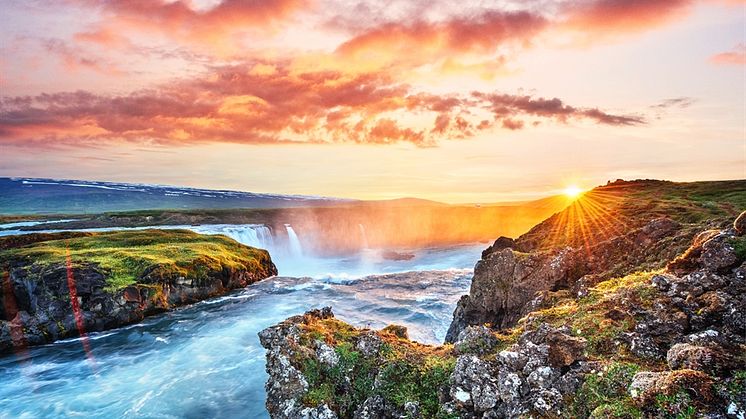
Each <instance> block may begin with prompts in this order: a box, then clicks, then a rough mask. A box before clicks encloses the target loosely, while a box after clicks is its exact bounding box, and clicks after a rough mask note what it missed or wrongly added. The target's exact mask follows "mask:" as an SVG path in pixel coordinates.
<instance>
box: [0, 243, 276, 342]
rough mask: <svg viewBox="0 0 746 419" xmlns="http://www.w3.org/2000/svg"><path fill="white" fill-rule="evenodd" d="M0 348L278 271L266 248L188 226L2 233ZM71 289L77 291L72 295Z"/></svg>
mask: <svg viewBox="0 0 746 419" xmlns="http://www.w3.org/2000/svg"><path fill="white" fill-rule="evenodd" d="M0 269H1V270H2V271H1V272H0V275H2V277H0V280H1V281H2V286H0V326H2V327H3V329H2V330H4V329H8V330H9V331H10V332H9V333H7V334H2V333H0V352H2V351H7V350H10V349H11V348H13V347H16V346H20V345H34V344H41V343H47V342H51V341H54V340H57V339H61V338H64V337H68V336H75V335H77V334H79V333H80V332H81V331H87V332H92V331H100V330H105V329H110V328H114V327H118V326H121V325H124V324H128V323H132V322H136V321H139V320H142V319H143V318H144V317H145V316H148V315H151V314H154V313H158V312H162V311H166V310H169V309H171V308H173V307H177V306H180V305H184V304H189V303H193V302H196V301H199V300H202V299H205V298H209V297H213V296H217V295H222V294H225V293H226V292H229V291H230V290H233V289H236V288H241V287H245V286H246V285H248V284H251V283H253V282H256V281H259V280H261V279H264V278H267V277H269V276H272V275H276V274H277V269H276V267H275V266H274V264H273V263H272V260H271V259H270V256H269V253H267V251H265V250H260V249H254V248H251V247H248V246H244V245H242V244H240V243H238V242H236V241H234V240H232V239H230V238H228V237H225V236H205V235H200V234H196V233H193V232H190V231H186V230H130V231H113V232H104V233H80V232H77V233H55V234H29V235H24V236H10V237H5V238H2V239H0ZM71 296H74V297H75V298H74V299H73V298H71Z"/></svg>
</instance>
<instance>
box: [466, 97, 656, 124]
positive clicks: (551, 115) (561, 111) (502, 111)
mask: <svg viewBox="0 0 746 419" xmlns="http://www.w3.org/2000/svg"><path fill="white" fill-rule="evenodd" d="M472 95H473V96H474V97H475V98H478V99H480V100H481V101H483V102H485V103H486V104H487V106H488V109H490V111H491V112H492V113H493V114H494V117H495V119H496V120H501V121H502V122H503V127H505V128H508V129H519V128H522V127H523V123H522V122H520V123H519V122H518V121H514V120H512V117H513V116H515V115H527V116H534V117H540V118H547V119H554V120H557V121H559V122H562V123H566V122H568V121H569V120H570V119H590V120H592V121H595V122H597V123H599V124H607V125H617V126H625V125H627V126H629V125H641V124H644V123H645V119H644V118H643V117H641V116H634V115H614V114H609V113H606V112H603V111H601V110H599V109H597V108H576V107H573V106H570V105H567V104H565V103H564V102H562V100H560V99H558V98H553V99H545V98H534V97H532V96H528V95H507V94H494V93H491V94H485V93H482V92H473V93H472Z"/></svg>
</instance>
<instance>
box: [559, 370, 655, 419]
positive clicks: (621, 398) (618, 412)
mask: <svg viewBox="0 0 746 419" xmlns="http://www.w3.org/2000/svg"><path fill="white" fill-rule="evenodd" d="M638 370H639V367H638V366H637V365H635V364H629V363H612V364H610V365H608V367H607V368H606V371H604V372H602V373H601V374H600V375H596V374H589V375H588V376H587V377H586V380H585V382H584V383H583V385H582V386H581V387H580V390H578V392H577V393H576V394H575V397H574V398H573V402H572V404H571V407H570V410H571V411H572V413H573V416H575V417H589V416H590V417H595V418H641V417H642V412H640V410H639V409H637V408H636V407H635V405H634V403H633V401H632V398H631V397H630V396H629V393H628V391H627V389H628V387H629V385H630V384H631V382H632V377H634V375H635V373H636V372H637V371H638Z"/></svg>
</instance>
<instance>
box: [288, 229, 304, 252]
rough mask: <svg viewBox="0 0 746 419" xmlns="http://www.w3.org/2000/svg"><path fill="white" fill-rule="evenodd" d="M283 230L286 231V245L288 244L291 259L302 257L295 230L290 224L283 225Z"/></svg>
mask: <svg viewBox="0 0 746 419" xmlns="http://www.w3.org/2000/svg"><path fill="white" fill-rule="evenodd" d="M285 229H286V230H287V231H288V243H290V254H291V255H292V256H293V257H303V248H302V247H301V245H300V240H298V235H297V234H295V230H293V227H291V226H290V224H285Z"/></svg>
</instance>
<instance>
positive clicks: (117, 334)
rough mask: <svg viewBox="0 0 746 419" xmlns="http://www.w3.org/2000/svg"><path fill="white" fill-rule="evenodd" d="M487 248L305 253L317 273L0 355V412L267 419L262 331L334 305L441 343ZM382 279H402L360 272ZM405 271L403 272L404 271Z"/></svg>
mask: <svg viewBox="0 0 746 419" xmlns="http://www.w3.org/2000/svg"><path fill="white" fill-rule="evenodd" d="M482 247H483V245H473V246H460V247H452V248H447V249H423V250H417V251H414V253H415V255H416V257H415V258H414V259H412V260H409V261H387V260H384V259H382V258H381V257H380V256H379V255H377V254H376V252H375V251H364V252H361V254H359V255H356V256H352V257H347V258H339V259H333V258H331V259H321V260H315V259H311V258H306V259H305V262H303V261H299V263H298V264H297V266H293V267H283V266H282V265H281V264H278V267H279V269H280V272H281V273H282V272H283V269H284V268H285V270H286V271H288V270H296V269H301V268H302V266H303V265H304V264H307V265H306V266H309V268H310V269H311V270H313V271H314V272H312V274H313V275H310V276H314V278H310V277H309V278H292V277H277V278H271V279H268V280H265V281H262V282H260V283H257V284H254V285H252V286H250V287H248V288H246V289H243V290H240V291H237V292H234V293H232V294H230V295H228V296H224V297H220V298H216V299H213V300H208V301H203V302H201V303H198V304H195V305H193V306H189V307H184V308H182V309H178V310H175V311H173V312H171V313H166V314H163V315H159V316H156V317H152V318H149V319H147V320H146V321H144V322H142V323H140V324H136V325H132V326H129V327H126V328H122V329H117V330H112V331H107V332H102V333H98V334H92V335H90V336H89V345H90V348H91V351H90V354H87V353H86V352H85V351H84V349H83V342H82V341H81V340H80V339H71V340H66V341H61V342H56V343H54V344H50V345H46V346H41V347H35V348H30V349H27V350H24V351H19V352H18V353H16V354H11V355H6V356H4V357H2V358H0V383H2V384H1V385H0V417H2V418H5V417H13V418H15V417H29V418H32V417H71V416H73V417H74V416H81V417H100V418H113V417H147V418H177V417H178V418H181V417H184V418H204V417H222V418H232V417H242V418H261V417H267V413H266V411H265V409H264V396H265V393H264V382H265V380H266V374H265V371H264V367H265V365H264V361H265V358H264V349H263V348H261V346H260V345H259V340H258V338H257V332H259V331H260V330H262V329H264V328H265V327H267V326H270V325H272V324H275V323H277V322H279V321H281V320H283V319H285V318H287V317H289V316H291V315H295V314H299V313H303V312H304V311H306V310H308V309H310V308H315V307H322V306H332V307H333V309H334V312H335V314H336V315H337V317H339V318H341V319H343V320H346V321H348V322H350V323H353V324H355V325H357V326H368V327H373V328H381V327H383V326H385V325H386V324H389V323H397V324H403V325H405V326H407V327H408V328H409V332H410V337H412V338H413V339H415V340H418V341H420V342H426V343H438V342H442V340H443V338H444V336H445V332H446V329H447V328H448V325H449V323H450V320H451V315H452V312H453V309H454V307H455V305H456V301H457V300H458V298H459V297H460V296H461V295H462V294H465V293H467V292H468V287H469V285H470V282H471V275H472V267H473V265H474V263H475V262H476V260H477V259H478V258H479V252H480V251H481V249H482ZM375 272H381V273H385V272H398V273H390V274H385V275H374V276H362V274H369V273H375ZM402 272H403V273H402Z"/></svg>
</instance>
